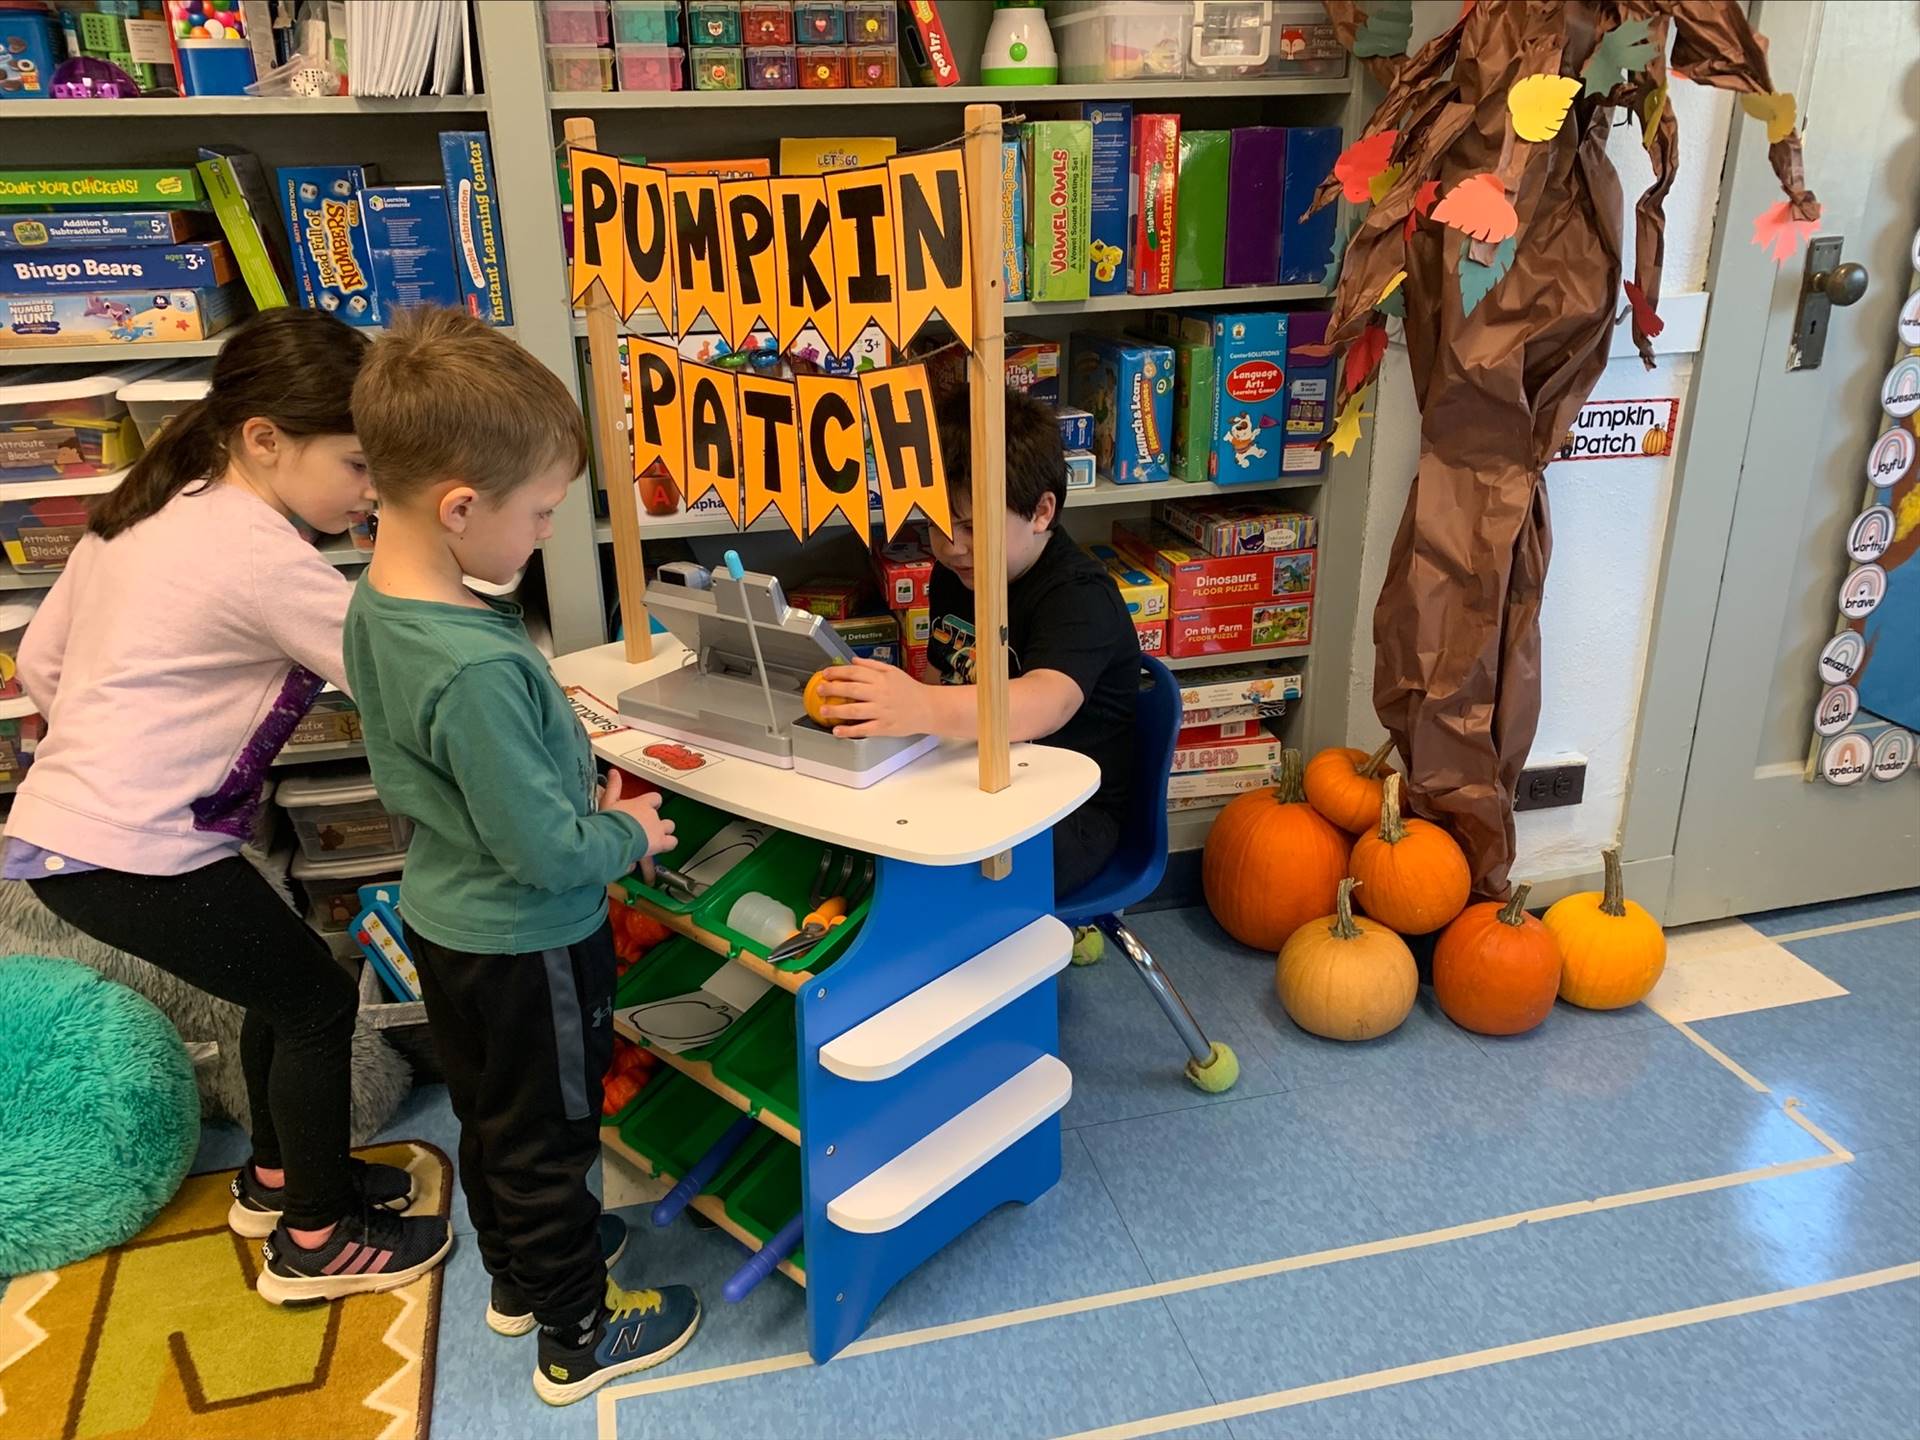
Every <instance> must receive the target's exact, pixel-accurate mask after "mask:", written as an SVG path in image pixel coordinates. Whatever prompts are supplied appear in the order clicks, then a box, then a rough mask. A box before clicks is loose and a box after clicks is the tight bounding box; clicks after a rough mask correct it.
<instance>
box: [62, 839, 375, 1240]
mask: <svg viewBox="0 0 1920 1440" xmlns="http://www.w3.org/2000/svg"><path fill="white" fill-rule="evenodd" d="M28 883H29V884H30V885H31V886H32V887H33V893H34V894H35V895H37V896H38V897H39V898H40V901H41V903H42V904H44V905H45V906H46V907H47V908H48V909H49V910H51V911H52V912H53V913H54V914H56V915H58V916H59V917H60V918H61V919H62V920H64V921H66V922H67V923H68V924H69V925H71V926H73V927H74V928H75V929H76V930H82V931H85V932H86V933H87V934H88V935H91V936H92V937H93V938H94V939H96V940H98V941H100V942H101V943H102V944H105V945H111V946H113V947H114V948H115V949H117V950H124V951H126V952H127V953H128V954H129V955H137V956H139V957H140V958H141V959H142V960H145V961H146V962H147V963H148V964H150V965H157V966H159V967H160V968H161V969H162V970H165V971H167V972H168V973H169V974H172V975H177V976H179V978H180V979H182V980H184V981H186V982H187V983H188V984H189V985H193V986H196V987H197V988H199V989H201V990H205V991H206V992H207V993H208V994H210V995H217V996H218V997H219V998H220V999H222V1000H230V1001H232V1002H233V1003H234V1004H236V1005H239V1006H241V1007H242V1008H244V1009H245V1010H246V1012H247V1013H246V1019H245V1021H244V1022H243V1023H242V1025H241V1027H240V1065H241V1069H242V1070H243V1071H244V1072H245V1074H246V1077H247V1103H248V1106H249V1108H250V1109H251V1111H252V1114H253V1124H252V1129H253V1160H254V1163H255V1164H257V1165H263V1166H265V1167H266V1168H267V1169H269V1170H278V1169H282V1168H284V1169H285V1170H286V1172H287V1193H286V1214H285V1218H286V1223H287V1224H288V1225H289V1226H291V1227H293V1228H294V1229H299V1230H318V1229H321V1228H323V1227H325V1226H327V1225H331V1224H332V1223H333V1222H334V1221H336V1220H338V1219H339V1218H340V1217H341V1216H343V1215H345V1214H346V1213H347V1212H348V1210H349V1209H350V1208H351V1207H352V1205H353V1204H354V1192H353V1184H352V1179H351V1176H350V1175H349V1172H348V1166H347V1147H348V1144H349V1139H350V1134H351V1130H350V1122H349V1118H348V1117H349V1106H350V1103H351V1092H350V1086H351V1081H350V1078H349V1074H350V1071H349V1063H350V1055H351V1049H352V1043H353V1022H354V1013H355V1011H356V1009H357V1008H358V992H357V989H356V987H355V985H354V981H353V977H352V976H350V975H349V974H348V973H347V972H346V970H344V969H343V968H342V967H341V966H340V963H339V962H338V961H336V960H335V959H334V958H333V955H332V953H331V952H330V951H329V950H328V949H327V946H326V942H325V941H323V940H322V939H321V938H320V937H319V936H318V935H316V934H314V932H313V931H312V930H310V929H308V928H307V925H306V922H305V921H303V920H302V919H301V918H300V916H299V915H297V914H296V913H295V912H294V911H293V910H291V909H289V908H288V906H287V903H286V901H284V900H283V899H281V898H280V896H279V894H278V893H277V892H276V891H275V890H274V888H273V886H271V885H270V884H268V883H267V881H266V880H265V879H264V878H263V877H262V876H261V874H260V872H259V871H257V870H255V869H254V868H253V866H251V865H249V864H248V863H247V862H246V861H245V860H243V859H241V858H240V857H239V856H237V855H235V856H232V857H230V858H228V859H225V860H217V861H215V862H214V863H213V864H211V865H207V866H204V867H202V868H201V869H199V870H192V871H189V872H188V873H186V874H185V875H130V874H127V873H126V872H125V871H121V870H88V871H83V872H81V873H79V874H74V875H53V876H46V877H42V878H40V879H36V880H31V881H29V882H28Z"/></svg>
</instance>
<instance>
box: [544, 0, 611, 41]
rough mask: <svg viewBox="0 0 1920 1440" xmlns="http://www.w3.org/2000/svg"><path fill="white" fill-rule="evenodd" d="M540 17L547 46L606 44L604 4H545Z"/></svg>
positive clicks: (570, 0) (596, 0) (597, 0)
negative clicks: (544, 30)
mask: <svg viewBox="0 0 1920 1440" xmlns="http://www.w3.org/2000/svg"><path fill="white" fill-rule="evenodd" d="M540 15H541V20H542V22H543V23H544V24H545V26H546V31H547V43H548V44H549V45H604V44H606V43H607V36H608V31H607V0H546V4H544V5H542V6H541V7H540Z"/></svg>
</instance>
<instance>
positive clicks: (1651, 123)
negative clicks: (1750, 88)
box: [1640, 85, 1793, 154]
mask: <svg viewBox="0 0 1920 1440" xmlns="http://www.w3.org/2000/svg"><path fill="white" fill-rule="evenodd" d="M1787 98H1788V99H1792V98H1793V97H1792V96H1788V97H1787ZM1666 109H1667V87H1666V86H1664V85H1657V86H1655V87H1654V88H1653V89H1651V90H1649V91H1648V92H1647V108H1646V111H1645V118H1644V119H1643V120H1642V121H1641V122H1640V143H1641V144H1642V145H1644V146H1646V147H1647V151H1648V153H1649V154H1651V153H1652V151H1653V142H1654V139H1655V137H1656V136H1658V135H1659V133H1660V117H1661V116H1662V115H1663V114H1665V113H1666Z"/></svg>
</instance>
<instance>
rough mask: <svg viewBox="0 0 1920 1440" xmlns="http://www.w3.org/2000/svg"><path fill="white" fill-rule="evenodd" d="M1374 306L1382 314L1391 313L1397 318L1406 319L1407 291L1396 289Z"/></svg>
mask: <svg viewBox="0 0 1920 1440" xmlns="http://www.w3.org/2000/svg"><path fill="white" fill-rule="evenodd" d="M1373 308H1374V309H1376V310H1378V311H1379V312H1380V313H1381V314H1382V315H1391V316H1392V317H1393V318H1394V319H1396V320H1404V319H1406V318H1407V292H1406V291H1404V290H1396V291H1394V292H1393V293H1392V294H1391V295H1389V296H1387V298H1386V299H1384V300H1382V301H1381V302H1380V303H1379V304H1378V305H1375V306H1374V307H1373Z"/></svg>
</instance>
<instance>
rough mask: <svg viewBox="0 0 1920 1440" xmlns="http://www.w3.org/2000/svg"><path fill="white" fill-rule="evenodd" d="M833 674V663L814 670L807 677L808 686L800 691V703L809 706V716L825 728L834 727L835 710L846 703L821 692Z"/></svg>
mask: <svg viewBox="0 0 1920 1440" xmlns="http://www.w3.org/2000/svg"><path fill="white" fill-rule="evenodd" d="M831 674H833V666H831V665H829V666H827V667H826V668H825V669H824V670H816V671H814V672H813V674H811V675H809V676H808V677H807V688H806V689H805V690H803V691H801V692H800V703H801V704H803V705H805V706H806V707H807V718H808V719H809V720H811V721H813V723H814V724H816V725H818V726H820V728H821V729H823V730H831V729H832V728H833V727H834V724H835V721H834V718H833V712H834V711H835V710H838V709H839V708H840V707H841V706H842V705H843V704H845V703H846V702H845V701H842V700H837V699H834V698H832V697H831V696H827V695H822V694H821V693H820V687H821V686H822V685H824V684H825V683H826V681H827V677H828V676H829V675H831Z"/></svg>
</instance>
